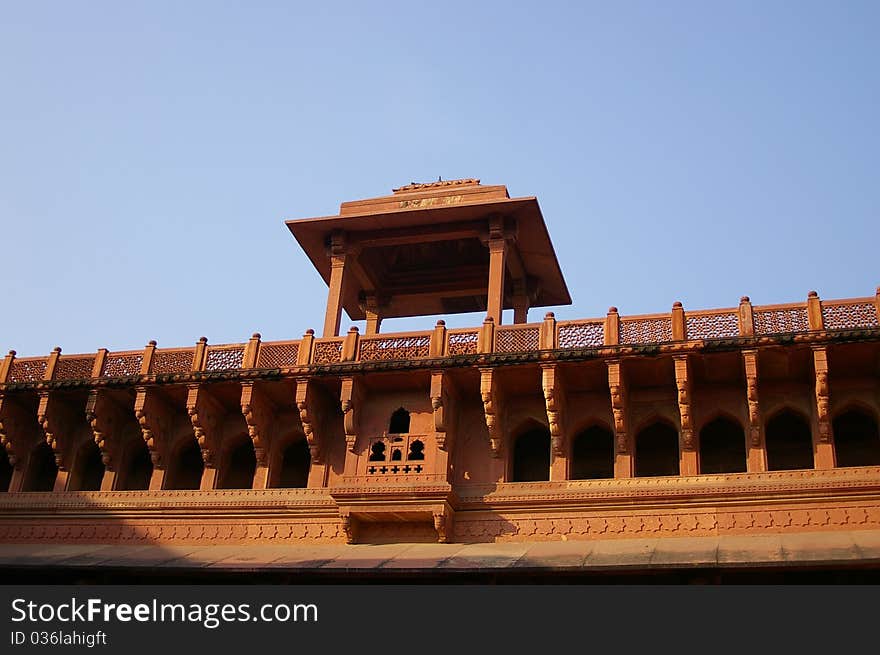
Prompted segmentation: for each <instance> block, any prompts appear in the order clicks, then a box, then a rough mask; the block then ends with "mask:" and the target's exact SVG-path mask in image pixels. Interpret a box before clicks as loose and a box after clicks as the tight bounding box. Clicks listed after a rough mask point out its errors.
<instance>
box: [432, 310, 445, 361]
mask: <svg viewBox="0 0 880 655" xmlns="http://www.w3.org/2000/svg"><path fill="white" fill-rule="evenodd" d="M445 354H446V321H444V320H443V319H440V320H439V321H437V325H435V326H434V331H433V332H431V343H430V344H429V346H428V356H429V357H443V355H445Z"/></svg>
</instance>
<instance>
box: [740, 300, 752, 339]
mask: <svg viewBox="0 0 880 655" xmlns="http://www.w3.org/2000/svg"><path fill="white" fill-rule="evenodd" d="M738 313H739V336H741V337H753V336H755V318H754V314H753V312H752V303H751V301H750V300H749V297H748V296H743V297H742V298H740V299H739V312H738Z"/></svg>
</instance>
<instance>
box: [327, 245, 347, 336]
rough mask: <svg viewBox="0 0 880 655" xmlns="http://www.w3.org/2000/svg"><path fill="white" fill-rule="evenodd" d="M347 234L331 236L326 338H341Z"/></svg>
mask: <svg viewBox="0 0 880 655" xmlns="http://www.w3.org/2000/svg"><path fill="white" fill-rule="evenodd" d="M345 257H346V250H345V233H343V232H340V231H336V232H334V233H333V234H332V235H331V236H330V289H329V291H328V292H327V313H326V314H325V315H324V338H327V337H337V336H339V322H340V320H341V318H342V295H343V293H344V291H345V277H346V266H345Z"/></svg>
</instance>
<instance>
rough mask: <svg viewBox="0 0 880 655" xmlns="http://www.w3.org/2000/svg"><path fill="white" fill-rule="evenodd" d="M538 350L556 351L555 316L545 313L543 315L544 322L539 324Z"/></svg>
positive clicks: (551, 313)
mask: <svg viewBox="0 0 880 655" xmlns="http://www.w3.org/2000/svg"><path fill="white" fill-rule="evenodd" d="M538 348H540V349H541V350H555V349H556V314H554V313H553V312H547V313H546V314H544V322H543V323H541V332H540V335H539V341H538Z"/></svg>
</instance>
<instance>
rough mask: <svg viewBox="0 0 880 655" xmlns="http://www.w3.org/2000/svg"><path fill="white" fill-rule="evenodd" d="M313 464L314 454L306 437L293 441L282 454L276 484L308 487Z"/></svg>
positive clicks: (297, 487)
mask: <svg viewBox="0 0 880 655" xmlns="http://www.w3.org/2000/svg"><path fill="white" fill-rule="evenodd" d="M311 465H312V455H311V453H310V452H309V444H308V442H307V441H306V440H305V438H302V439H295V440H294V441H291V442H290V443H289V444H287V446H285V448H284V451H283V453H282V455H281V471H280V472H279V474H278V483H277V484H276V485H275V486H277V487H288V488H296V489H301V488H304V487H307V486H308V484H309V468H310V467H311Z"/></svg>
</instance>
